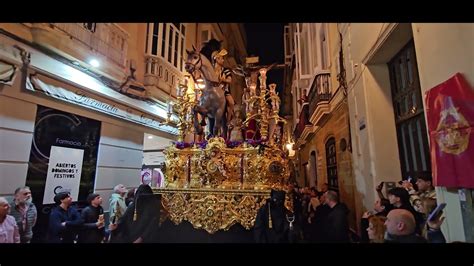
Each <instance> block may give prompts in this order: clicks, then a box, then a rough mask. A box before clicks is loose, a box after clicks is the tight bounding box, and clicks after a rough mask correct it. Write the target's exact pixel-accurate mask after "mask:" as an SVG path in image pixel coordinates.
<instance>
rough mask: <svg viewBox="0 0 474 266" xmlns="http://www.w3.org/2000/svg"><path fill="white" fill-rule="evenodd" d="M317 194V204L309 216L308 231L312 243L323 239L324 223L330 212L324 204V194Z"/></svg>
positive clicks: (320, 241)
mask: <svg viewBox="0 0 474 266" xmlns="http://www.w3.org/2000/svg"><path fill="white" fill-rule="evenodd" d="M320 193H321V194H319V202H321V204H319V206H318V207H316V210H315V211H314V217H312V218H311V225H310V228H311V233H310V239H309V241H310V242H313V243H322V242H324V241H325V230H326V229H325V228H324V226H325V224H326V219H327V216H328V214H329V213H330V212H331V208H330V207H329V206H328V205H327V204H326V194H324V193H322V192H320Z"/></svg>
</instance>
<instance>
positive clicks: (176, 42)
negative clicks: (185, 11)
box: [173, 32, 181, 69]
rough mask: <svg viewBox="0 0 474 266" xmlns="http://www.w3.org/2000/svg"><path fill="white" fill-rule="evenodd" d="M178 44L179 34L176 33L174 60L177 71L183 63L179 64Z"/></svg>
mask: <svg viewBox="0 0 474 266" xmlns="http://www.w3.org/2000/svg"><path fill="white" fill-rule="evenodd" d="M178 43H179V32H176V34H175V36H174V49H173V50H174V59H173V65H174V67H176V68H177V69H180V66H181V63H179V61H178V54H179V50H178V49H179V47H178Z"/></svg>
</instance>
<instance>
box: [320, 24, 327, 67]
mask: <svg viewBox="0 0 474 266" xmlns="http://www.w3.org/2000/svg"><path fill="white" fill-rule="evenodd" d="M319 38H320V40H321V43H320V47H321V68H322V69H327V68H328V66H329V63H328V61H329V60H328V41H327V34H326V23H322V24H321V29H320V36H319Z"/></svg>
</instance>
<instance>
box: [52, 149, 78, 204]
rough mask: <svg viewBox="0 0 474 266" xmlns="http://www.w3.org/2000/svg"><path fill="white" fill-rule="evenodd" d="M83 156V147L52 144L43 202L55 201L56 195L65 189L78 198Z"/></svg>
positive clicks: (74, 198) (74, 197)
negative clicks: (73, 147)
mask: <svg viewBox="0 0 474 266" xmlns="http://www.w3.org/2000/svg"><path fill="white" fill-rule="evenodd" d="M83 158H84V150H82V149H72V148H64V147H58V146H51V152H50V154H49V165H48V174H47V176H46V185H45V188H44V196H43V204H52V203H54V196H55V195H56V194H57V193H58V192H63V191H67V192H69V193H71V197H72V199H73V200H77V198H78V196H79V185H80V183H81V172H82V160H83Z"/></svg>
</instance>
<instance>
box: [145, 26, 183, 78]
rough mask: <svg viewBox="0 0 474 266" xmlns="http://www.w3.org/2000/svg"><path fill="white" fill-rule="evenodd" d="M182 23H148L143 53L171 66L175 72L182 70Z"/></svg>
mask: <svg viewBox="0 0 474 266" xmlns="http://www.w3.org/2000/svg"><path fill="white" fill-rule="evenodd" d="M185 30H186V27H185V25H184V23H148V24H147V36H146V45H145V52H146V53H147V54H149V55H153V56H161V58H163V59H165V60H166V61H168V62H169V63H170V64H172V65H173V66H174V67H175V68H176V69H177V70H181V71H182V70H183V60H184V46H185V43H184V40H185Z"/></svg>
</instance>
